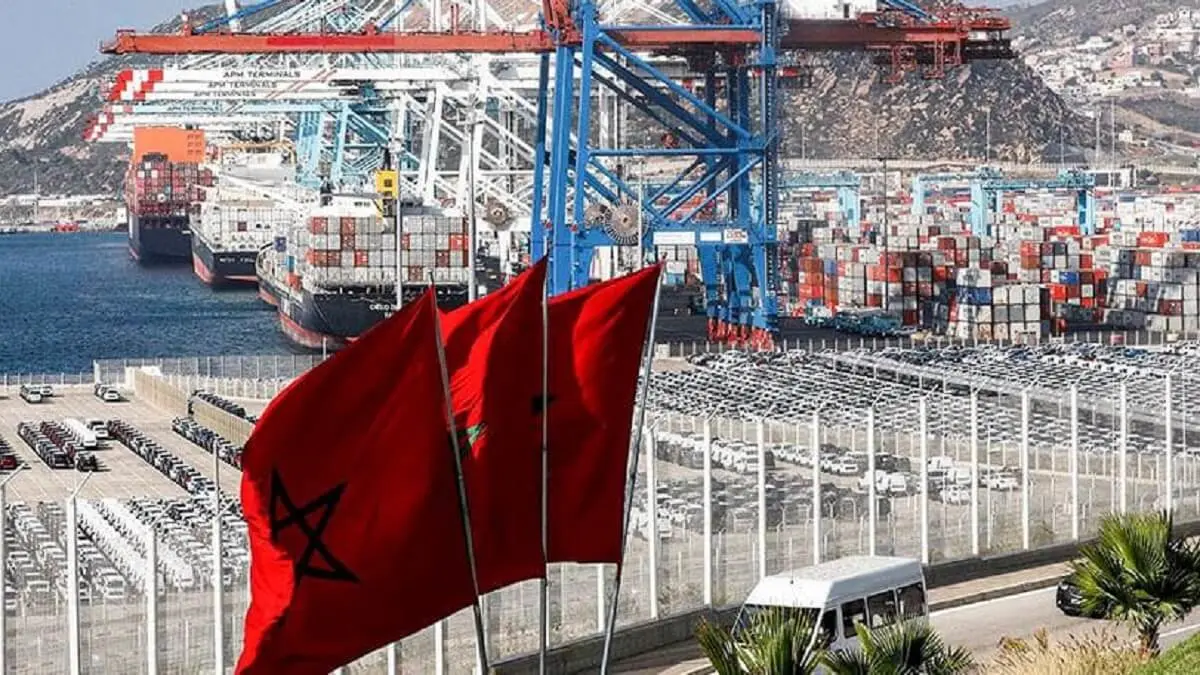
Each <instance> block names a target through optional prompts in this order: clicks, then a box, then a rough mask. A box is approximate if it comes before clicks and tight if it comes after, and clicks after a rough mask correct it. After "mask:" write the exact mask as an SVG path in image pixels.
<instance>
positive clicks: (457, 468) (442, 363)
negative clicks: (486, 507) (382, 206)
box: [428, 278, 490, 675]
mask: <svg viewBox="0 0 1200 675" xmlns="http://www.w3.org/2000/svg"><path fill="white" fill-rule="evenodd" d="M428 293H429V294H430V298H431V299H430V302H432V303H433V306H434V321H433V325H434V337H435V338H436V339H437V354H438V367H439V368H441V371H442V373H441V374H442V393H443V395H444V396H445V398H446V423H447V424H448V425H449V429H450V449H451V452H452V453H453V454H454V473H455V476H456V478H457V481H458V500H459V508H460V511H461V513H462V526H463V536H464V537H465V539H466V545H467V561H468V563H469V564H470V566H471V585H472V586H473V587H474V589H475V602H474V603H472V605H471V611H472V613H473V614H474V616H475V653H476V658H477V659H478V662H479V671H480V673H481V674H482V675H487V673H488V671H489V670H490V668H489V665H488V653H487V634H486V633H485V632H484V626H483V607H482V606H481V604H480V597H479V573H478V572H477V568H476V565H475V540H474V539H473V537H472V532H473V530H472V529H471V510H470V507H469V505H468V503H467V484H466V480H465V479H464V478H463V468H462V455H460V454H459V452H460V450H459V445H458V429H457V427H456V426H455V424H454V401H453V399H451V395H450V372H449V370H448V369H447V367H446V349H445V347H444V345H443V344H442V320H441V317H439V316H437V293H436V292H435V289H434V284H433V279H432V278H430V280H429V291H428Z"/></svg>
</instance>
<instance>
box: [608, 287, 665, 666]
mask: <svg viewBox="0 0 1200 675" xmlns="http://www.w3.org/2000/svg"><path fill="white" fill-rule="evenodd" d="M656 282H657V283H656V285H655V288H654V304H653V305H651V309H650V327H649V329H648V330H647V331H646V333H647V338H646V354H645V359H646V360H645V362H644V363H643V364H642V390H641V392H639V393H638V404H637V406H638V407H637V417H636V419H635V420H634V428H635V429H637V432H636V433H635V434H634V435H633V453H632V454H633V457H632V460H631V461H630V462H629V474H628V476H626V479H625V513H624V514H623V515H622V519H621V563H620V564H619V565H617V575H616V579H615V580H614V582H613V590H612V595H611V596H610V599H609V603H608V626H606V627H605V629H604V654H603V656H602V657H601V659H600V675H608V662H609V655H610V654H611V652H612V637H613V631H615V630H616V628H617V601H618V599H619V598H620V597H621V577H622V576H623V575H622V572H623V571H624V570H625V544H626V542H628V541H629V512H630V511H631V510H633V488H634V483H635V482H636V480H637V470H638V457H639V456H640V455H641V450H642V428H643V427H644V426H645V425H646V397H647V395H648V394H649V391H650V368H651V366H653V365H654V335H655V331H656V330H657V329H658V300H659V296H661V295H662V276H661V273H660V275H659V278H658V279H657V280H656ZM650 461H651V462H653V461H654V457H650Z"/></svg>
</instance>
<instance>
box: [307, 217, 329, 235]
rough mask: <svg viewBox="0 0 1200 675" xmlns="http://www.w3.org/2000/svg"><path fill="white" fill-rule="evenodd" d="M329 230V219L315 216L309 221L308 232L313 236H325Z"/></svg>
mask: <svg viewBox="0 0 1200 675" xmlns="http://www.w3.org/2000/svg"><path fill="white" fill-rule="evenodd" d="M328 230H329V219H328V218H323V217H320V216H313V217H312V218H310V219H309V220H308V231H309V232H311V233H313V234H325V233H326V232H327V231H328Z"/></svg>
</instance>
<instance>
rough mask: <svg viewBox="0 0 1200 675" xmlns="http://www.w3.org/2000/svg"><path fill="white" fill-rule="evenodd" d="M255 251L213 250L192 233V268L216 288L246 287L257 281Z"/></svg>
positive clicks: (202, 279) (203, 279)
mask: <svg viewBox="0 0 1200 675" xmlns="http://www.w3.org/2000/svg"><path fill="white" fill-rule="evenodd" d="M257 255H258V252H257V251H214V250H213V248H212V247H211V246H210V245H209V244H208V242H207V241H205V240H204V238H203V237H200V236H197V235H196V234H195V233H193V234H192V270H193V271H194V272H195V273H196V276H197V277H199V278H200V280H201V281H203V282H204V283H206V284H208V285H209V286H212V287H213V288H216V289H223V288H248V287H253V286H254V285H255V284H257V283H258V275H257V273H256V271H255V265H254V261H255V258H256V257H257Z"/></svg>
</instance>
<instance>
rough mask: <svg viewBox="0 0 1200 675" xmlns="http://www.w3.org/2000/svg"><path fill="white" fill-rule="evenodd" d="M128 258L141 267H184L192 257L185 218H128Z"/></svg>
mask: <svg viewBox="0 0 1200 675" xmlns="http://www.w3.org/2000/svg"><path fill="white" fill-rule="evenodd" d="M129 254H130V255H131V256H132V257H133V259H134V260H136V261H138V263H140V264H142V265H172V264H180V263H186V262H187V261H188V260H189V259H190V258H191V257H192V247H191V229H190V228H189V226H188V218H187V217H186V216H136V215H130V216H129Z"/></svg>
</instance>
